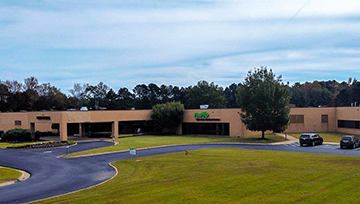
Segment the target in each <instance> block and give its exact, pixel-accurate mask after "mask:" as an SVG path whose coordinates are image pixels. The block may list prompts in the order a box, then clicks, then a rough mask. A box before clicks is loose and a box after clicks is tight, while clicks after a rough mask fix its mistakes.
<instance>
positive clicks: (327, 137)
mask: <svg viewBox="0 0 360 204" xmlns="http://www.w3.org/2000/svg"><path fill="white" fill-rule="evenodd" d="M318 134H319V135H320V136H321V137H322V138H323V139H324V142H336V143H340V139H341V137H342V136H343V135H348V134H346V133H341V132H318ZM289 135H291V136H293V137H295V138H298V139H299V138H300V135H301V133H291V134H289ZM355 136H358V137H359V135H355Z"/></svg>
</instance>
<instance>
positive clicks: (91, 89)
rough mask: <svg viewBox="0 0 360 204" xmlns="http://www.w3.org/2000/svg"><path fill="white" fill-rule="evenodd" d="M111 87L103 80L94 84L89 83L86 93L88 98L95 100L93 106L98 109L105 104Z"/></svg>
mask: <svg viewBox="0 0 360 204" xmlns="http://www.w3.org/2000/svg"><path fill="white" fill-rule="evenodd" d="M108 89H109V87H108V86H107V85H105V84H104V83H103V82H100V83H99V84H97V85H95V86H93V85H89V86H87V87H86V89H85V94H86V97H87V99H89V100H93V101H94V106H93V108H94V109H95V110H97V109H98V108H99V107H100V106H103V105H105V101H104V100H105V97H106V93H107V90H108Z"/></svg>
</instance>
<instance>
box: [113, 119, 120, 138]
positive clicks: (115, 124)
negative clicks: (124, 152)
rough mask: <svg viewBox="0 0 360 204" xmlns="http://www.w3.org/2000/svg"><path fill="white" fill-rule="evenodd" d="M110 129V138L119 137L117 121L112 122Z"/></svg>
mask: <svg viewBox="0 0 360 204" xmlns="http://www.w3.org/2000/svg"><path fill="white" fill-rule="evenodd" d="M111 129H112V130H111V131H112V135H111V137H114V136H115V138H118V137H119V121H114V122H112V125H111Z"/></svg>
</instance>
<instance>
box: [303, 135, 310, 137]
mask: <svg viewBox="0 0 360 204" xmlns="http://www.w3.org/2000/svg"><path fill="white" fill-rule="evenodd" d="M301 137H302V138H310V135H301Z"/></svg>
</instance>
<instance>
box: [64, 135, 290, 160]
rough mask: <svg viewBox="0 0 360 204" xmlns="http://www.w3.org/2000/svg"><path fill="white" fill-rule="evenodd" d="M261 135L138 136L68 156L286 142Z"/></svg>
mask: <svg viewBox="0 0 360 204" xmlns="http://www.w3.org/2000/svg"><path fill="white" fill-rule="evenodd" d="M259 138H261V136H260V135H256V136H249V137H239V138H238V137H225V136H194V135H189V136H187V135H181V136H137V137H125V138H118V139H116V141H117V142H118V144H117V145H115V146H109V147H103V148H98V149H92V150H88V151H83V152H77V153H72V154H69V155H66V156H79V155H88V154H97V153H105V152H113V151H120V150H129V149H130V148H145V147H156V146H162V145H175V144H193V143H231V142H234V143H239V142H243V143H274V142H281V141H285V138H284V137H281V136H278V135H273V134H269V135H266V136H265V138H266V139H267V140H259Z"/></svg>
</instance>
